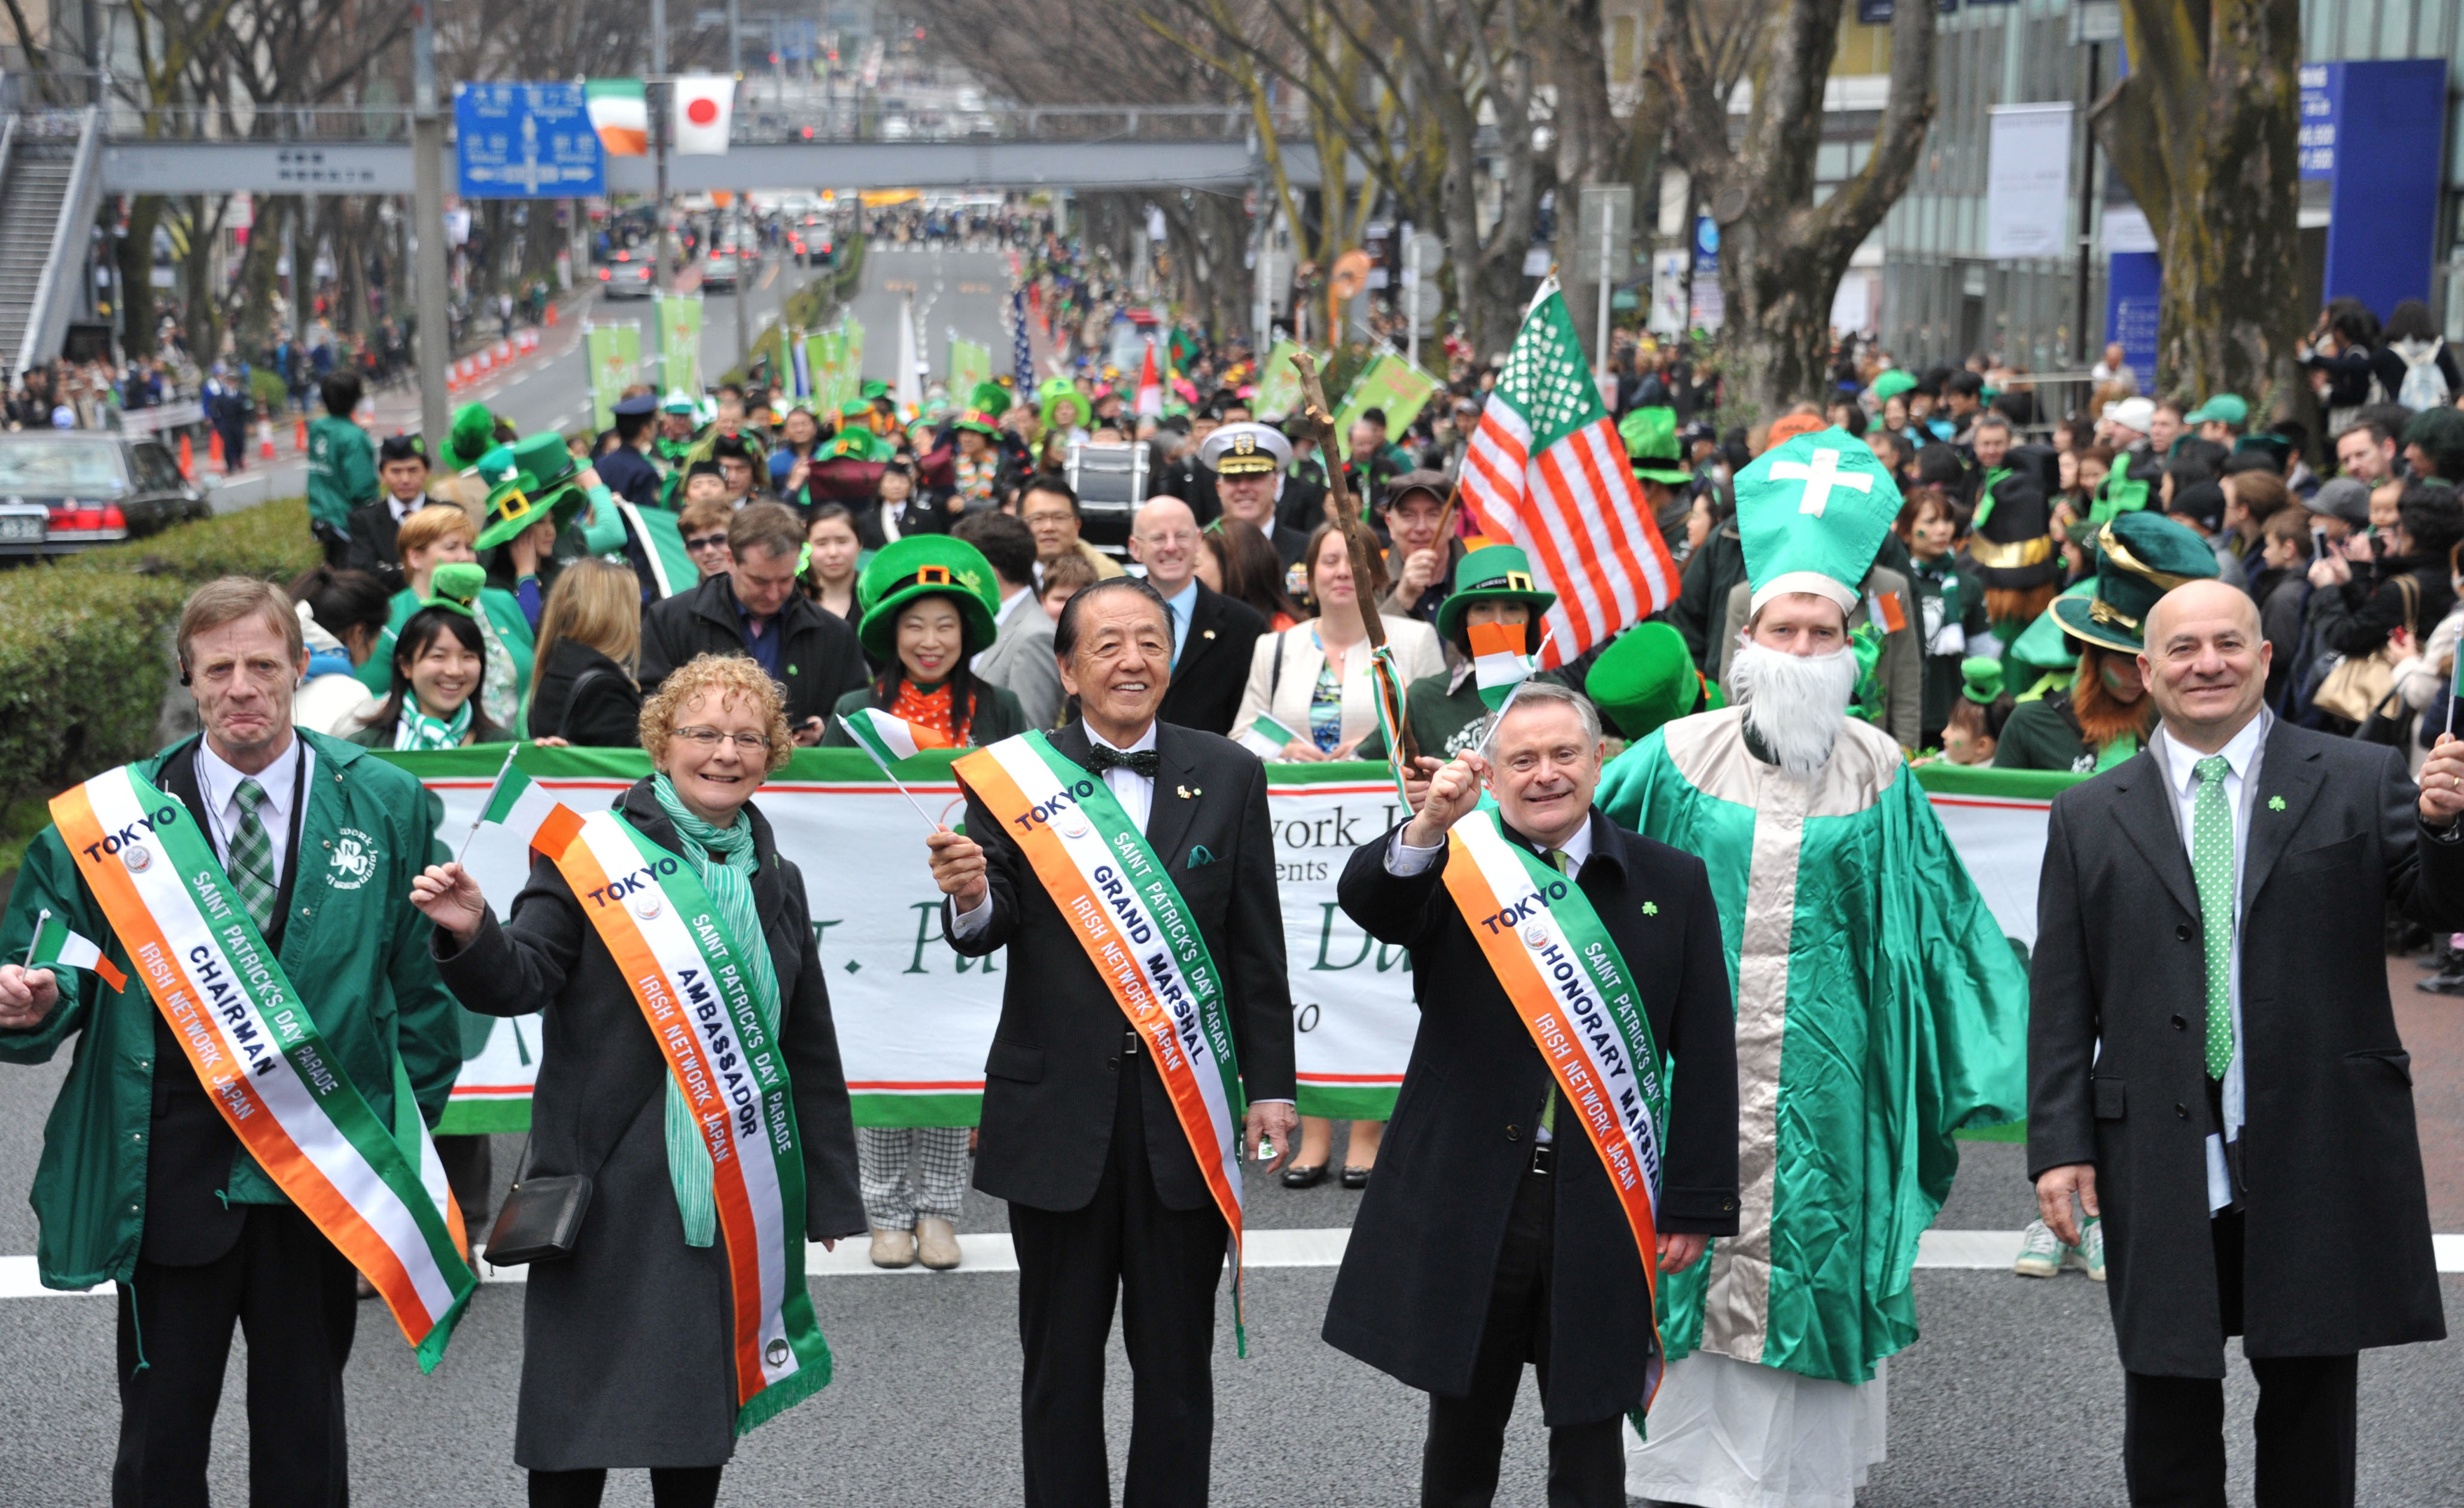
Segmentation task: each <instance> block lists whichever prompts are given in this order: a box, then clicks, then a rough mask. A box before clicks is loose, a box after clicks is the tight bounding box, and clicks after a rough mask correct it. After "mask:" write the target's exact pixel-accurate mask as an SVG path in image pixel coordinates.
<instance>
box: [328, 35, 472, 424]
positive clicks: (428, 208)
mask: <svg viewBox="0 0 2464 1508" xmlns="http://www.w3.org/2000/svg"><path fill="white" fill-rule="evenodd" d="M430 7H431V0H411V11H410V14H411V32H410V145H411V233H412V234H413V235H414V236H415V237H417V245H418V258H419V265H418V269H417V276H416V279H415V280H416V282H417V283H418V309H419V339H418V341H417V343H416V345H415V350H414V355H415V357H416V360H417V363H418V372H419V432H420V433H421V434H422V435H425V436H426V437H427V440H428V454H429V457H430V459H431V460H437V459H441V458H442V457H443V455H444V446H445V434H446V428H447V425H446V416H445V367H446V365H447V363H449V362H451V360H452V357H453V350H452V344H453V335H452V331H451V328H450V327H449V324H448V322H447V318H446V313H445V118H444V116H443V115H441V114H440V113H439V112H438V110H437V107H436V19H435V15H434V13H433V11H432V10H431V8H430ZM293 268H294V270H295V271H297V263H296V262H295V263H294V264H293Z"/></svg>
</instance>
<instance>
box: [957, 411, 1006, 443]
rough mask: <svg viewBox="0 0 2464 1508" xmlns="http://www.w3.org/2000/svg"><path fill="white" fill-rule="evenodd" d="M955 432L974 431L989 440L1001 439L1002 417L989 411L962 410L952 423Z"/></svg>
mask: <svg viewBox="0 0 2464 1508" xmlns="http://www.w3.org/2000/svg"><path fill="white" fill-rule="evenodd" d="M950 427H951V428H952V429H954V430H973V431H975V432H977V433H978V434H980V435H983V436H985V437H987V438H989V439H996V440H997V439H1000V438H1001V415H1000V414H998V413H996V412H994V411H992V410H989V409H962V410H959V412H958V416H957V418H956V419H954V420H952V421H951V422H950Z"/></svg>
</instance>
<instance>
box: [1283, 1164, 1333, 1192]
mask: <svg viewBox="0 0 2464 1508" xmlns="http://www.w3.org/2000/svg"><path fill="white" fill-rule="evenodd" d="M1325 1182H1326V1164H1324V1163H1320V1164H1317V1166H1315V1167H1303V1166H1301V1165H1300V1164H1298V1163H1294V1164H1292V1165H1291V1166H1289V1167H1287V1168H1285V1169H1284V1186H1285V1187H1286V1188H1315V1187H1316V1186H1318V1185H1320V1184H1323V1183H1325Z"/></svg>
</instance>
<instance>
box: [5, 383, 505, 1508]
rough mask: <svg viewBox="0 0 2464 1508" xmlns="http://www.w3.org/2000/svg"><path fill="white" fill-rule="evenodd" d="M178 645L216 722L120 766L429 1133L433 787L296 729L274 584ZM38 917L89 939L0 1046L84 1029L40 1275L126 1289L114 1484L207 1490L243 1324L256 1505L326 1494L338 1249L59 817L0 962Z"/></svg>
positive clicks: (448, 1055)
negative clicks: (192, 843)
mask: <svg viewBox="0 0 2464 1508" xmlns="http://www.w3.org/2000/svg"><path fill="white" fill-rule="evenodd" d="M329 391H330V389H329ZM177 642H178V648H179V654H180V663H181V666H182V672H183V676H184V678H186V679H187V681H188V682H189V684H190V685H192V686H193V687H194V689H195V691H196V698H197V710H198V713H199V715H200V717H201V718H202V720H203V721H204V723H205V736H204V737H203V739H202V740H187V741H184V742H182V743H178V744H176V745H174V746H173V747H172V748H170V749H168V750H166V751H165V752H164V753H162V754H159V755H156V756H155V757H153V758H151V759H147V760H143V761H141V762H139V763H138V764H137V765H135V766H133V768H134V771H135V773H136V774H138V775H140V776H142V777H143V779H144V780H146V781H147V782H149V783H151V784H152V785H153V786H154V787H156V788H158V789H160V790H162V791H163V792H164V793H165V795H168V796H170V797H171V798H172V799H174V800H177V801H179V802H181V803H183V804H184V805H185V806H186V807H187V809H188V811H189V813H190V814H191V815H192V816H193V818H194V819H195V822H196V825H197V828H198V829H199V830H201V831H202V832H203V833H204V834H205V835H206V836H207V837H208V839H209V841H210V842H211V843H212V845H213V847H214V850H215V853H216V854H217V856H218V857H219V858H220V859H221V861H222V863H223V866H224V868H225V870H226V872H227V874H228V875H229V876H231V891H232V892H233V893H234V894H236V895H238V896H240V897H241V898H243V899H244V900H246V902H247V903H248V905H249V909H250V912H251V915H252V918H253V920H256V921H257V923H258V930H259V931H260V932H261V934H262V935H263V937H264V939H265V942H266V943H267V944H268V945H269V946H270V947H271V948H272V949H273V950H274V955H275V960H276V961H277V962H278V964H279V965H280V968H281V972H282V973H283V974H284V975H286V976H287V977H288V979H289V980H290V981H291V983H292V987H293V988H294V989H296V990H297V994H298V997H299V999H300V1001H301V1004H303V1005H304V1006H305V1008H306V1010H307V1014H308V1016H309V1017H310V1019H311V1020H312V1021H313V1022H314V1023H315V1026H316V1029H317V1031H318V1032H319V1034H320V1035H321V1037H322V1039H323V1042H324V1045H325V1049H326V1056H327V1058H328V1059H329V1061H330V1064H331V1066H332V1067H333V1068H335V1069H337V1070H339V1072H340V1073H341V1076H344V1077H346V1078H347V1079H348V1080H349V1081H350V1083H351V1085H352V1086H353V1087H355V1088H356V1089H357V1090H358V1092H359V1095H360V1097H361V1098H363V1100H364V1101H365V1103H366V1105H367V1107H368V1109H369V1110H370V1111H372V1112H373V1113H374V1117H375V1119H376V1120H377V1121H378V1122H379V1123H380V1124H382V1125H383V1126H384V1127H385V1128H387V1129H388V1130H391V1131H393V1132H394V1133H395V1135H396V1137H397V1139H400V1138H401V1137H402V1135H403V1133H404V1131H405V1129H406V1128H405V1126H404V1124H403V1122H402V1121H400V1120H397V1111H398V1109H399V1108H400V1100H399V1098H398V1097H399V1096H401V1095H408V1096H409V1097H410V1098H412V1099H413V1100H415V1101H416V1104H417V1108H418V1111H419V1113H420V1115H421V1116H422V1117H423V1118H425V1120H427V1121H428V1123H429V1124H431V1125H432V1124H433V1123H434V1122H435V1120H436V1119H437V1117H438V1116H440V1115H441V1114H443V1113H444V1108H445V1100H446V1097H447V1095H448V1093H449V1092H450V1091H451V1087H452V1082H453V1077H454V1075H455V1074H456V1073H457V1072H458V1071H459V1069H460V1066H461V1057H462V1053H461V1044H460V1040H459V1035H458V1031H457V1026H456V1022H455V1016H454V1004H453V998H452V996H451V994H449V993H448V992H447V991H446V988H445V987H444V985H443V983H442V982H441V981H439V979H438V978H437V975H436V969H435V965H433V964H432V963H431V962H430V961H429V951H428V934H429V922H428V921H427V920H426V919H425V918H423V917H421V916H420V915H419V914H418V913H417V912H415V911H413V910H412V909H411V907H410V906H409V905H408V904H407V898H408V896H409V889H410V880H411V877H412V876H415V875H417V874H418V873H419V872H420V869H421V867H422V866H423V865H425V864H427V863H428V862H429V848H430V844H431V842H432V841H433V836H434V834H433V828H432V822H433V818H432V816H431V815H430V812H431V808H430V806H429V801H428V800H427V799H426V793H425V792H424V791H423V790H422V789H421V788H420V786H419V783H418V782H417V781H416V780H415V779H413V778H412V777H411V776H409V775H408V774H407V773H405V772H404V771H402V770H400V769H398V768H396V767H394V766H392V765H386V764H385V763H383V762H382V761H380V760H376V759H373V758H370V757H368V755H367V754H366V753H365V751H363V750H361V749H358V748H355V747H353V746H351V745H350V744H347V743H341V742H340V741H338V740H334V739H329V738H326V737H324V736H323V735H322V734H318V733H311V732H308V731H306V730H304V729H294V728H293V726H292V723H291V694H292V688H293V686H294V684H295V683H296V682H297V678H298V676H300V675H301V674H303V673H304V671H305V669H306V666H307V654H306V652H305V650H304V649H303V647H302V645H301V642H300V628H299V621H298V619H297V617H296V616H295V615H294V611H293V609H292V604H291V600H290V599H289V598H288V597H287V596H285V595H284V594H283V592H282V591H281V590H280V589H279V588H275V587H272V586H269V585H267V584H265V583H263V582H258V581H251V580H246V579H244V578H238V577H226V578H224V579H223V580H220V581H216V582H212V583H209V584H208V585H207V586H205V587H203V588H199V589H198V591H197V593H196V594H195V595H194V596H193V597H191V598H190V599H189V600H188V603H187V608H186V609H185V610H183V611H182V613H181V617H180V625H179V634H178V641H177ZM132 854H134V851H132ZM142 861H143V855H142V854H134V856H132V857H130V858H129V859H128V862H130V863H131V865H132V866H133V867H142ZM243 876H245V879H243ZM45 912H48V913H49V914H50V917H51V919H52V920H53V921H54V922H55V923H56V922H62V921H64V922H66V924H67V926H68V928H69V929H70V931H71V932H73V933H75V934H77V936H78V937H80V938H87V939H92V940H94V941H95V942H97V943H99V945H100V948H101V957H100V959H99V962H98V963H97V964H96V965H94V966H90V967H81V968H71V967H67V966H64V965H53V966H50V967H37V968H33V969H28V968H25V967H22V966H20V965H17V964H15V963H10V964H6V965H0V1061H6V1062H13V1063H41V1062H45V1061H48V1060H49V1059H50V1058H51V1057H52V1055H53V1054H54V1053H57V1052H58V1051H59V1050H60V1047H61V1045H62V1044H63V1043H64V1042H66V1041H67V1040H68V1039H69V1038H70V1037H72V1036H76V1035H78V1034H80V1033H82V1036H83V1040H82V1041H81V1042H80V1043H79V1044H78V1045H77V1050H76V1057H75V1060H74V1061H73V1062H72V1064H71V1066H70V1068H69V1071H68V1076H67V1079H66V1081H65V1083H64V1084H63V1085H62V1087H61V1090H60V1096H59V1098H58V1100H57V1102H56V1103H55V1105H54V1106H53V1108H52V1113H51V1117H50V1120H49V1122H48V1124H47V1125H46V1126H45V1129H44V1138H43V1153H42V1159H41V1162H40V1163H39V1164H37V1166H36V1169H35V1174H34V1187H33V1207H34V1213H35V1216H36V1219H37V1220H38V1221H39V1222H40V1235H39V1237H38V1239H37V1242H36V1253H35V1261H36V1266H37V1269H38V1271H39V1273H40V1275H41V1277H42V1281H43V1283H44V1285H45V1286H46V1287H50V1288H59V1289H70V1290H76V1289H82V1288H87V1287H92V1286H94V1285H96V1284H99V1283H103V1282H114V1283H117V1284H118V1285H119V1290H120V1305H119V1306H120V1324H119V1335H120V1342H119V1359H118V1363H117V1371H118V1376H119V1379H120V1398H121V1430H120V1450H119V1458H118V1462H117V1464H116V1466H115V1467H114V1471H113V1492H112V1496H113V1501H114V1502H115V1503H116V1504H136V1503H149V1504H150V1503H180V1504H189V1503H194V1504H203V1503H204V1502H205V1501H206V1500H207V1497H206V1463H207V1459H208V1456H209V1453H210V1451H211V1449H212V1446H213V1444H214V1442H215V1439H216V1436H217V1434H218V1433H220V1434H222V1435H223V1436H224V1437H225V1438H224V1448H225V1449H226V1450H232V1449H237V1448H238V1447H237V1442H236V1439H235V1438H232V1437H233V1436H235V1434H236V1431H234V1430H223V1431H217V1430H215V1428H214V1415H215V1411H216V1408H217V1405H218V1403H219V1401H220V1395H221V1391H222V1383H223V1375H224V1368H225V1364H226V1362H227V1360H228V1357H229V1353H230V1350H231V1326H232V1324H233V1322H234V1321H237V1322H239V1323H241V1324H244V1325H245V1326H246V1327H247V1330H248V1343H249V1400H248V1413H249V1419H248V1438H249V1441H250V1444H249V1446H248V1451H249V1458H250V1470H251V1476H252V1483H251V1492H250V1497H251V1500H252V1501H253V1502H258V1503H281V1504H298V1505H303V1508H304V1505H326V1504H337V1505H339V1504H341V1503H342V1502H343V1501H345V1497H346V1491H347V1486H348V1483H347V1472H346V1455H345V1449H344V1438H343V1427H342V1386H341V1385H342V1369H343V1365H344V1364H345V1362H347V1361H348V1359H349V1356H350V1350H351V1339H352V1332H353V1329H354V1326H355V1324H356V1322H357V1313H358V1301H357V1294H356V1291H355V1288H356V1285H355V1279H354V1274H353V1270H352V1266H351V1263H350V1262H349V1261H347V1260H346V1259H344V1257H343V1256H342V1255H341V1253H340V1252H338V1251H337V1250H336V1249H335V1248H334V1246H333V1245H332V1244H331V1243H330V1242H329V1241H328V1240H327V1239H326V1238H325V1236H324V1235H323V1234H322V1233H321V1232H320V1231H319V1228H318V1227H317V1226H316V1225H314V1224H312V1223H311V1222H310V1219H309V1217H308V1216H307V1215H306V1214H305V1213H303V1212H302V1211H301V1210H300V1209H299V1208H298V1207H297V1206H296V1205H295V1204H294V1203H293V1202H292V1201H291V1200H290V1199H289V1198H288V1197H286V1195H285V1194H284V1193H283V1191H282V1189H281V1187H279V1186H277V1185H276V1183H275V1178H274V1176H273V1175H271V1174H269V1172H268V1171H267V1170H266V1169H265V1168H264V1167H261V1166H259V1165H258V1164H257V1162H256V1160H255V1159H254V1158H253V1156H252V1155H251V1154H250V1153H249V1152H248V1151H247V1150H246V1149H245V1148H243V1147H242V1146H241V1144H240V1143H239V1142H238V1140H237V1138H236V1137H235V1136H234V1135H233V1134H232V1131H231V1127H230V1126H229V1125H228V1124H227V1123H226V1121H225V1120H224V1117H223V1114H222V1113H221V1112H220V1111H218V1110H217V1108H216V1102H215V1100H213V1099H212V1098H209V1096H208V1094H207V1093H206V1090H205V1088H204V1085H203V1084H202V1082H201V1081H200V1079H199V1078H198V1077H197V1076H196V1074H195V1073H194V1072H193V1071H192V1070H191V1069H190V1067H189V1066H188V1060H187V1055H186V1053H185V1052H184V1051H183V1047H182V1043H181V1042H180V1040H179V1039H178V1038H176V1037H175V1036H174V1035H173V1033H172V1031H171V1030H170V1028H169V1027H168V1025H167V1024H166V1022H165V1018H164V1017H163V1015H162V1014H161V1013H160V1012H159V1011H158V1010H157V1009H156V1007H155V1004H154V1001H153V1000H152V998H151V997H150V996H149V995H148V993H147V991H146V987H145V985H144V983H143V980H142V978H141V977H140V969H139V966H138V965H137V964H136V963H135V962H133V961H132V960H131V958H130V955H129V950H128V948H127V946H126V945H125V944H124V943H123V942H121V940H120V939H119V938H118V937H116V936H115V934H114V932H113V930H112V926H111V923H110V922H109V920H106V918H105V915H104V913H103V910H102V908H101V906H100V905H99V902H98V901H97V899H96V898H95V895H94V893H93V891H92V890H91V889H90V888H88V886H87V884H86V882H85V880H84V878H83V877H82V876H81V875H80V874H79V872H78V869H77V859H76V857H75V856H74V855H73V854H71V852H70V850H69V848H68V846H67V845H66V844H65V843H64V842H63V841H62V839H61V836H60V832H59V830H58V829H57V828H56V827H51V828H46V829H44V830H43V832H42V833H41V834H40V835H38V836H37V837H36V838H35V839H34V841H33V845H32V846H31V847H30V848H29V849H28V850H27V852H26V858H25V866H24V868H23V869H22V870H20V871H19V873H18V876H17V881H16V888H15V890H14V891H13V893H12V894H11V897H10V902H9V911H8V916H7V919H6V921H5V922H4V923H0V954H5V956H6V957H8V958H10V959H12V960H14V959H18V958H23V957H26V956H28V942H29V940H30V939H31V938H32V937H33V935H34V932H35V929H36V925H37V922H38V920H40V919H41V916H42V914H43V913H45ZM47 956H49V955H47ZM115 971H116V972H117V973H119V974H121V975H124V976H126V977H125V978H124V979H122V980H121V987H120V988H113V987H111V986H110V985H109V984H107V983H106V981H107V979H109V978H110V977H112V975H113V973H114V972H115ZM158 1065H159V1067H158ZM409 1136H410V1139H411V1140H413V1141H415V1140H416V1137H417V1133H416V1130H415V1129H412V1130H410V1131H409ZM406 1150H408V1149H406ZM413 1155H414V1156H415V1153H413ZM414 1165H416V1164H414ZM289 1177H290V1178H291V1179H294V1180H296V1179H297V1177H298V1175H297V1173H296V1172H295V1173H292V1174H290V1175H289Z"/></svg>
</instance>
